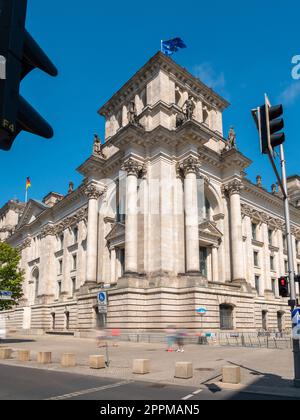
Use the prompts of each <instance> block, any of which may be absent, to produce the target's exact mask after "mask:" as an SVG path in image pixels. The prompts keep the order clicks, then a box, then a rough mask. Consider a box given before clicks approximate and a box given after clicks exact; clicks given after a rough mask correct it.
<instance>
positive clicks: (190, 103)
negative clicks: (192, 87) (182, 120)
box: [184, 95, 195, 120]
mask: <svg viewBox="0 0 300 420" xmlns="http://www.w3.org/2000/svg"><path fill="white" fill-rule="evenodd" d="M184 106H185V116H186V119H187V120H191V119H192V118H193V115H194V110H195V104H194V100H193V97H192V96H191V95H189V98H188V99H187V100H186V101H185V104H184Z"/></svg>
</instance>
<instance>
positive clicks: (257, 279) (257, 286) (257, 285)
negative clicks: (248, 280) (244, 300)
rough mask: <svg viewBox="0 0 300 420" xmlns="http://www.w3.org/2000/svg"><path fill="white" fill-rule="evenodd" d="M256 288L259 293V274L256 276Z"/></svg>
mask: <svg viewBox="0 0 300 420" xmlns="http://www.w3.org/2000/svg"><path fill="white" fill-rule="evenodd" d="M255 289H256V291H257V293H259V276H255Z"/></svg>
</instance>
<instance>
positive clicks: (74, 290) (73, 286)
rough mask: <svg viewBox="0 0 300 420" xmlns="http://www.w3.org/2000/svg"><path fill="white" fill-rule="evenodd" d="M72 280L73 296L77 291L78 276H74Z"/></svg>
mask: <svg viewBox="0 0 300 420" xmlns="http://www.w3.org/2000/svg"><path fill="white" fill-rule="evenodd" d="M71 282H72V290H71V292H72V297H73V296H74V295H75V292H76V278H75V277H72V279H71Z"/></svg>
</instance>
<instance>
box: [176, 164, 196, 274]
mask: <svg viewBox="0 0 300 420" xmlns="http://www.w3.org/2000/svg"><path fill="white" fill-rule="evenodd" d="M199 167H200V164H199V160H198V159H197V158H195V157H193V156H190V157H189V158H187V159H185V160H184V161H183V163H182V164H181V165H180V168H181V169H182V171H183V174H184V209H185V246H186V271H187V273H189V274H193V273H195V274H199V271H200V256H199V215H198V194H197V173H198V172H199Z"/></svg>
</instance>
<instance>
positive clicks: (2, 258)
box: [0, 242, 24, 310]
mask: <svg viewBox="0 0 300 420" xmlns="http://www.w3.org/2000/svg"><path fill="white" fill-rule="evenodd" d="M20 259H21V256H20V253H19V251H18V250H17V249H14V248H12V247H11V246H10V245H8V244H6V243H4V242H0V290H5V291H8V292H12V300H11V301H5V300H3V301H1V300H0V310H5V309H11V308H13V307H14V306H16V305H18V300H19V299H20V298H21V297H22V296H23V291H22V282H23V280H24V272H23V271H22V270H21V269H20V266H19V263H20Z"/></svg>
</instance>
